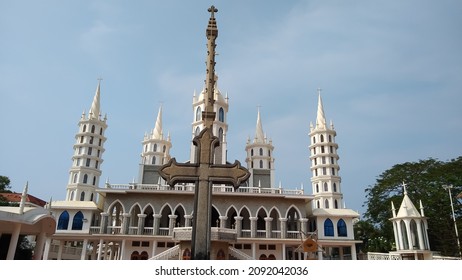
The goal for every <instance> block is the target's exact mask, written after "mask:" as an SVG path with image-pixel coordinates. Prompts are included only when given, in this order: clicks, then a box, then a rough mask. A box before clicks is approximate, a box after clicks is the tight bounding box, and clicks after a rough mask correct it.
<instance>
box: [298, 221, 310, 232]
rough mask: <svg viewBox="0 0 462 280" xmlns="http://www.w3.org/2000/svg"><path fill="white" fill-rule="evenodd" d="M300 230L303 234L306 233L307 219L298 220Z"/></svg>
mask: <svg viewBox="0 0 462 280" xmlns="http://www.w3.org/2000/svg"><path fill="white" fill-rule="evenodd" d="M300 229H301V230H302V231H303V232H305V233H306V232H308V219H307V218H300Z"/></svg>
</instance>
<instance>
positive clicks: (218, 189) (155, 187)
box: [106, 183, 304, 195]
mask: <svg viewBox="0 0 462 280" xmlns="http://www.w3.org/2000/svg"><path fill="white" fill-rule="evenodd" d="M106 188H107V189H114V190H150V191H174V192H175V191H181V192H185V191H186V192H194V189H195V186H194V185H192V184H185V185H175V186H174V187H170V186H169V185H161V184H137V183H132V184H106ZM213 192H214V193H248V194H279V195H281V194H283V195H304V190H303V189H300V190H298V189H295V190H293V189H283V188H260V187H252V188H251V187H240V188H238V189H234V187H231V186H225V185H218V186H213Z"/></svg>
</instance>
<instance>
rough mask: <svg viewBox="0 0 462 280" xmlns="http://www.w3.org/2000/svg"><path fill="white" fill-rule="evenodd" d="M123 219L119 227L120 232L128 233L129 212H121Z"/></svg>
mask: <svg viewBox="0 0 462 280" xmlns="http://www.w3.org/2000/svg"><path fill="white" fill-rule="evenodd" d="M122 217H123V220H122V226H121V229H120V233H121V234H128V228H129V227H130V217H131V215H130V213H123V214H122Z"/></svg>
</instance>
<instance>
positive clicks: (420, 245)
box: [416, 221, 425, 250]
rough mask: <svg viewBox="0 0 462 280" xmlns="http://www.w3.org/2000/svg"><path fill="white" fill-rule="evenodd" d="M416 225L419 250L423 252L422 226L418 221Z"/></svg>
mask: <svg viewBox="0 0 462 280" xmlns="http://www.w3.org/2000/svg"><path fill="white" fill-rule="evenodd" d="M416 224H417V236H418V238H419V249H420V250H425V244H424V239H423V236H422V225H421V223H420V221H417V222H416Z"/></svg>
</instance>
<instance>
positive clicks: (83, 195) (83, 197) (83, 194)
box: [80, 192, 85, 201]
mask: <svg viewBox="0 0 462 280" xmlns="http://www.w3.org/2000/svg"><path fill="white" fill-rule="evenodd" d="M84 200H85V192H81V193H80V201H84Z"/></svg>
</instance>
